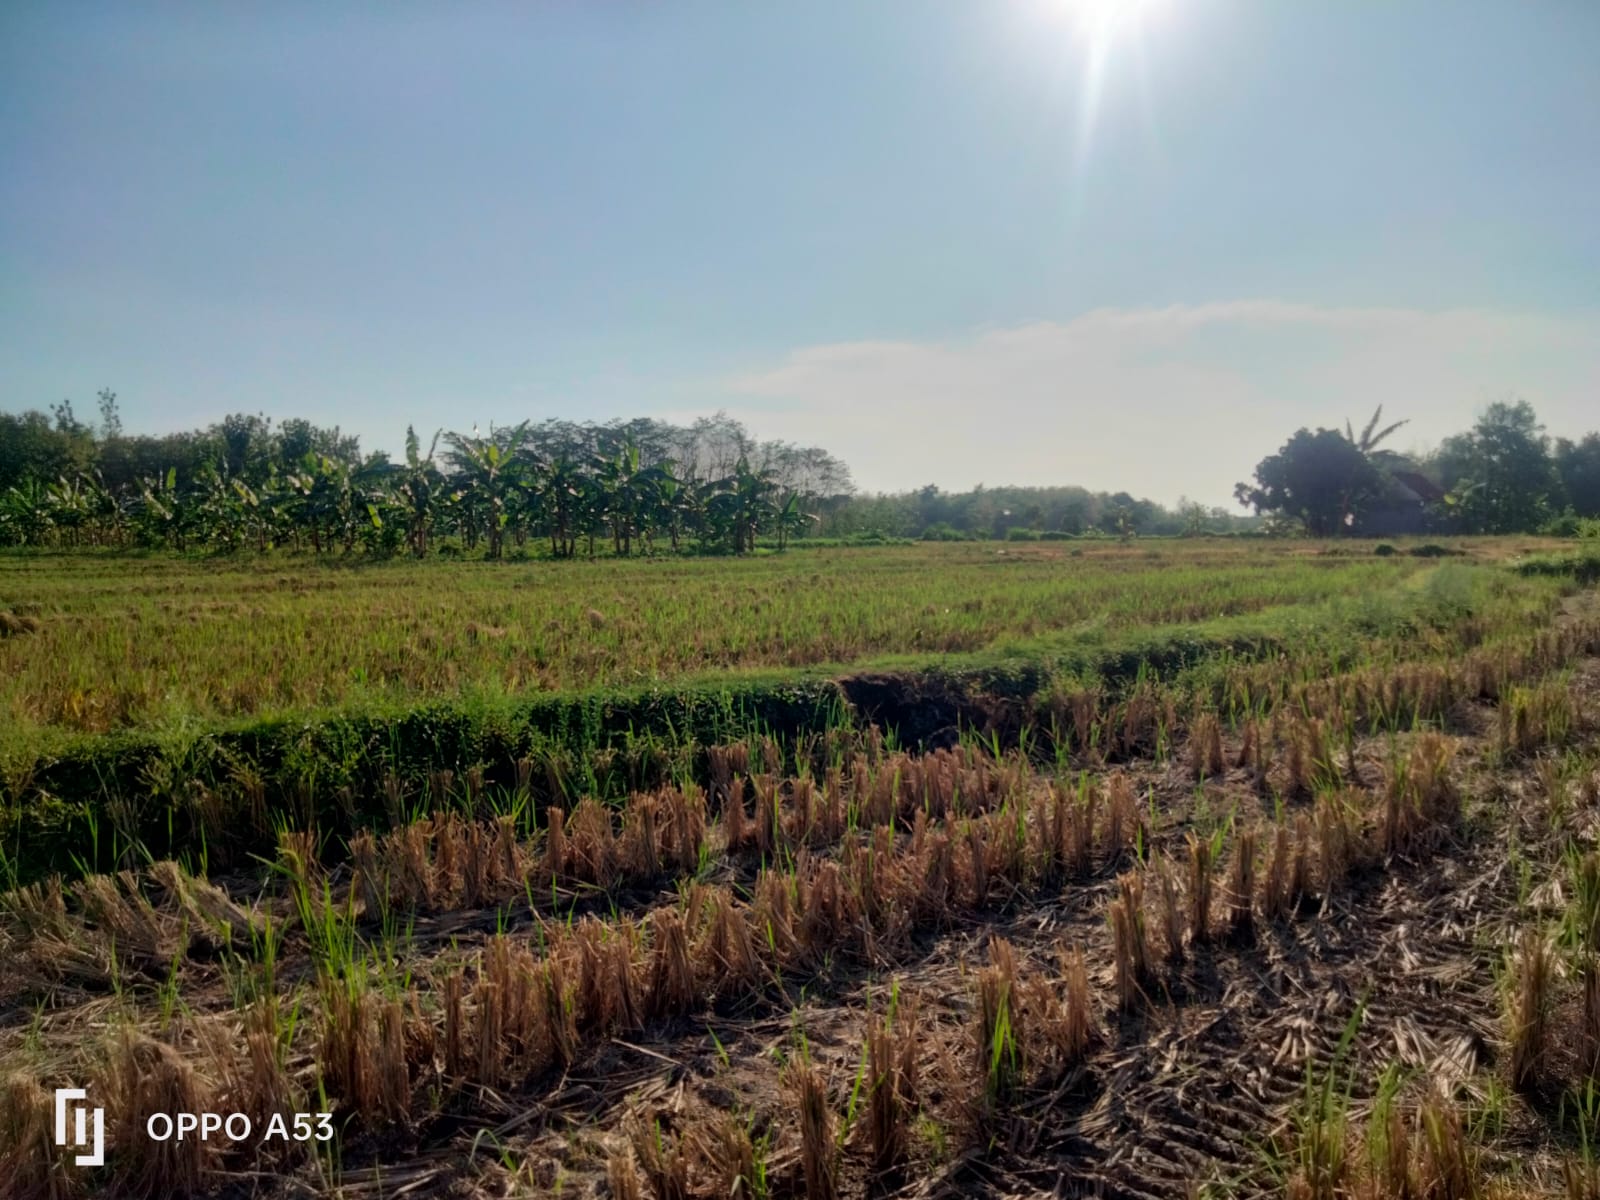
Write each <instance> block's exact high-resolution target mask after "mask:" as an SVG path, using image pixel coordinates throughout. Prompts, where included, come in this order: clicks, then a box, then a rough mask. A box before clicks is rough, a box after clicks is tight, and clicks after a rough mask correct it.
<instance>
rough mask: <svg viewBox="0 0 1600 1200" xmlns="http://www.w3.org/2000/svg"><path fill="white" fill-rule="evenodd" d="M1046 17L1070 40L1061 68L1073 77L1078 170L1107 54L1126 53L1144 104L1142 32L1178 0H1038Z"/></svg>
mask: <svg viewBox="0 0 1600 1200" xmlns="http://www.w3.org/2000/svg"><path fill="white" fill-rule="evenodd" d="M1038 3H1039V4H1040V5H1041V7H1042V8H1043V9H1044V11H1045V12H1046V13H1047V14H1048V19H1049V20H1051V21H1052V22H1054V23H1057V24H1059V25H1064V26H1065V27H1066V30H1067V37H1068V41H1070V43H1071V46H1070V49H1069V50H1068V52H1067V54H1066V58H1065V61H1064V63H1063V69H1064V70H1066V71H1067V72H1068V73H1069V74H1070V75H1073V76H1076V78H1077V80H1078V92H1079V97H1078V137H1077V149H1076V158H1077V165H1078V168H1079V170H1080V171H1081V170H1082V169H1083V168H1084V167H1085V166H1086V165H1087V161H1088V157H1089V153H1090V144H1091V142H1092V141H1093V139H1094V130H1095V125H1096V123H1097V118H1098V115H1099V109H1100V101H1101V98H1102V94H1103V93H1104V91H1105V89H1106V79H1107V75H1108V73H1109V72H1110V69H1111V64H1112V60H1113V59H1120V58H1123V57H1127V58H1129V59H1131V60H1132V61H1131V63H1130V66H1131V67H1132V68H1133V69H1134V70H1135V73H1136V75H1137V76H1138V77H1139V78H1138V79H1137V83H1138V85H1139V88H1140V92H1141V98H1142V99H1145V100H1146V107H1147V108H1148V97H1147V96H1146V95H1145V93H1146V92H1147V84H1146V81H1145V80H1144V79H1143V73H1144V62H1143V59H1144V46H1143V43H1144V41H1145V40H1146V35H1147V34H1151V33H1152V32H1153V31H1154V30H1155V29H1156V28H1157V26H1158V25H1160V24H1161V23H1162V22H1163V21H1164V20H1166V19H1167V18H1168V17H1169V16H1170V15H1171V10H1172V8H1173V7H1174V6H1175V5H1176V4H1177V3H1178V0H1038Z"/></svg>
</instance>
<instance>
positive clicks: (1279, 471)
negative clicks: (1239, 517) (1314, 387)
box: [1234, 400, 1600, 537]
mask: <svg viewBox="0 0 1600 1200" xmlns="http://www.w3.org/2000/svg"><path fill="white" fill-rule="evenodd" d="M1382 419H1383V408H1382V406H1379V408H1378V410H1377V411H1376V412H1375V413H1374V414H1373V415H1372V419H1371V420H1370V421H1369V422H1368V423H1367V424H1366V426H1365V427H1364V428H1363V429H1362V430H1361V432H1360V433H1359V434H1358V433H1357V432H1356V431H1355V430H1354V429H1352V428H1351V427H1350V425H1349V423H1348V422H1346V425H1345V428H1344V429H1343V430H1342V431H1341V430H1338V429H1328V428H1318V429H1316V430H1314V431H1313V430H1310V429H1304V428H1302V429H1300V430H1298V431H1297V432H1296V433H1295V434H1294V436H1293V437H1291V438H1290V439H1289V440H1288V441H1287V442H1285V443H1284V445H1283V446H1282V447H1281V448H1280V449H1279V450H1278V452H1277V453H1276V454H1271V455H1269V456H1267V457H1266V458H1264V459H1262V460H1261V462H1260V463H1259V464H1257V466H1256V469H1255V478H1254V481H1253V482H1248V483H1240V484H1239V485H1237V487H1236V488H1235V492H1234V494H1235V497H1236V498H1237V499H1238V501H1239V503H1240V504H1242V505H1245V506H1248V507H1250V508H1253V509H1254V510H1255V511H1256V512H1257V513H1260V514H1265V515H1266V516H1268V517H1269V518H1270V519H1271V520H1272V521H1273V522H1275V523H1278V524H1283V525H1287V526H1290V527H1294V528H1299V529H1303V530H1304V531H1305V532H1307V533H1309V534H1311V535H1312V536H1315V537H1330V536H1335V535H1338V534H1342V533H1354V534H1362V533H1380V534H1381V533H1388V532H1394V531H1399V532H1424V531H1427V532H1440V533H1460V534H1506V533H1536V532H1545V533H1554V534H1569V535H1570V534H1573V533H1577V532H1579V531H1580V530H1581V531H1583V532H1589V531H1591V530H1597V529H1600V527H1597V526H1595V525H1593V524H1592V523H1593V522H1595V521H1596V520H1597V519H1600V434H1597V433H1589V434H1585V435H1584V436H1583V437H1582V438H1579V439H1577V440H1572V439H1568V438H1554V439H1552V438H1551V437H1549V436H1548V435H1547V434H1546V432H1545V428H1544V425H1543V424H1542V423H1541V422H1540V420H1539V416H1538V414H1537V413H1536V412H1535V411H1534V408H1533V406H1532V405H1531V404H1529V403H1528V402H1527V401H1526V400H1502V401H1496V402H1495V403H1493V404H1490V405H1489V406H1488V407H1487V408H1486V409H1485V410H1484V412H1483V414H1482V415H1481V416H1480V417H1479V418H1478V420H1477V421H1476V422H1475V423H1474V424H1473V426H1472V427H1471V428H1470V429H1468V430H1466V431H1465V432H1463V433H1458V434H1454V435H1452V436H1451V437H1448V438H1446V439H1445V440H1444V441H1443V442H1441V443H1440V444H1439V446H1438V448H1437V449H1435V450H1432V451H1428V452H1419V453H1413V454H1409V455H1407V454H1400V453H1397V452H1395V451H1393V450H1391V449H1389V448H1387V447H1385V446H1384V445H1383V443H1384V442H1385V441H1387V440H1388V438H1389V437H1390V436H1392V435H1393V434H1394V433H1395V432H1397V431H1398V430H1399V429H1400V428H1402V427H1403V426H1404V425H1405V424H1406V422H1405V421H1396V422H1394V423H1392V424H1390V425H1388V426H1386V427H1383V428H1380V427H1379V426H1380V425H1381V423H1382ZM1413 525H1414V526H1415V528H1411V527H1410V526H1413Z"/></svg>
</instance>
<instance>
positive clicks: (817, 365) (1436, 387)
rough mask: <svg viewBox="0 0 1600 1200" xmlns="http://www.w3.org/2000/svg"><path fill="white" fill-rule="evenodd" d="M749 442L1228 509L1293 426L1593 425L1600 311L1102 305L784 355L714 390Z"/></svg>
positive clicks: (938, 475)
mask: <svg viewBox="0 0 1600 1200" xmlns="http://www.w3.org/2000/svg"><path fill="white" fill-rule="evenodd" d="M723 387H724V393H725V396H726V402H725V407H727V409H728V410H729V412H730V413H732V414H733V415H735V416H738V417H740V418H742V419H743V420H745V421H746V422H747V423H748V424H749V425H750V426H751V428H752V430H753V431H755V432H756V433H757V434H759V435H760V436H762V437H782V438H787V439H791V440H795V441H805V442H811V443H816V444H820V445H823V446H826V447H827V448H828V449H829V450H831V451H833V452H834V453H835V454H837V455H839V456H840V457H842V458H843V459H844V460H845V461H846V462H848V463H849V464H850V465H851V467H852V468H853V470H854V472H855V475H856V479H857V481H858V483H860V484H861V486H863V487H865V488H868V489H873V490H876V489H885V490H900V489H904V488H911V487H917V486H920V485H922V484H924V483H929V482H935V483H938V484H939V485H940V486H942V487H946V488H951V489H962V488H967V487H970V486H972V485H973V484H975V483H978V482H985V483H989V484H1000V483H1030V484H1051V483H1078V484H1082V485H1084V486H1086V487H1090V488H1095V489H1101V488H1104V489H1112V490H1114V489H1120V488H1126V489H1127V490H1129V491H1132V492H1135V493H1139V494H1145V495H1149V496H1150V497H1152V498H1154V499H1157V500H1162V501H1166V502H1171V501H1173V500H1175V499H1176V498H1177V497H1178V496H1179V495H1180V494H1187V495H1189V496H1193V497H1196V498H1198V499H1201V500H1203V501H1206V502H1208V503H1225V502H1227V501H1228V500H1229V498H1230V497H1231V493H1232V486H1233V483H1234V482H1235V481H1236V480H1239V479H1244V478H1246V477H1247V476H1248V475H1249V474H1250V471H1251V468H1252V467H1253V466H1254V464H1255V463H1256V461H1257V460H1258V459H1260V458H1261V457H1262V456H1263V455H1264V454H1267V453H1269V452H1271V451H1272V450H1273V449H1275V448H1276V447H1277V446H1278V445H1280V444H1281V443H1282V442H1283V441H1284V440H1285V438H1287V437H1288V435H1289V434H1290V433H1292V432H1293V431H1294V430H1295V429H1296V428H1298V427H1299V426H1301V425H1307V424H1309V425H1318V424H1322V425H1335V426H1337V425H1340V424H1342V422H1343V421H1344V420H1345V419H1346V418H1348V419H1350V420H1351V421H1354V422H1356V423H1357V424H1360V423H1362V422H1364V421H1365V420H1366V418H1367V417H1368V416H1369V415H1370V414H1371V412H1372V409H1373V408H1374V407H1375V406H1376V405H1378V404H1380V403H1381V404H1382V405H1383V406H1384V411H1385V415H1386V417H1388V418H1389V419H1391V420H1398V419H1400V418H1402V417H1408V418H1410V419H1411V425H1410V426H1408V427H1407V429H1406V430H1404V431H1403V435H1402V436H1400V437H1398V438H1397V444H1400V445H1405V444H1408V443H1428V444H1431V443H1435V442H1437V441H1438V440H1439V439H1440V438H1442V437H1445V436H1447V435H1448V434H1450V433H1453V432H1456V431H1458V430H1460V429H1463V428H1465V427H1466V426H1467V425H1469V424H1470V423H1471V421H1472V420H1473V418H1474V416H1475V414H1476V413H1477V411H1478V410H1479V409H1481V408H1482V406H1483V405H1484V404H1485V403H1486V402H1487V401H1489V400H1491V399H1495V398H1497V397H1500V396H1503V395H1506V394H1511V393H1515V394H1517V395H1520V396H1524V397H1526V398H1527V399H1529V400H1531V401H1532V402H1533V403H1534V405H1535V406H1536V407H1537V408H1538V410H1539V412H1540V415H1541V416H1542V417H1543V418H1544V420H1545V422H1546V424H1547V426H1548V427H1549V428H1550V430H1551V432H1552V433H1559V434H1567V435H1572V434H1576V433H1578V432H1581V431H1583V430H1586V429H1589V428H1593V427H1595V426H1597V425H1600V404H1597V403H1596V401H1597V400H1600V314H1596V313H1586V314H1577V315H1548V314H1538V313H1517V312H1496V311H1489V310H1479V309H1455V310H1448V311H1438V312H1427V311H1420V310H1411V309H1393V308H1336V307H1317V306H1314V305H1306V304H1295V303H1289V302H1285V301H1278V300H1243V301H1229V302H1221V303H1214V304H1202V305H1177V306H1172V307H1167V308H1149V309H1105V310H1097V311H1094V312H1089V313H1085V314H1083V315H1081V316H1078V317H1076V318H1073V319H1072V320H1068V321H1063V322H1051V321H1039V322H1034V323H1031V324H1027V325H1020V326H1016V327H1013V328H1005V329H990V330H985V331H980V332H976V333H973V334H971V335H968V336H965V337H960V338H952V339H948V340H943V341H929V342H888V341H860V342H842V343H835V344H831V345H821V346H811V347H806V348H803V349H799V350H795V351H793V352H792V353H790V354H789V355H788V356H787V357H785V358H784V359H783V360H782V361H781V362H778V363H775V364H773V365H771V366H767V367H764V368H760V369H756V370H752V371H749V372H747V373H745V374H742V375H740V376H737V377H735V378H731V379H728V380H726V381H724V385H723Z"/></svg>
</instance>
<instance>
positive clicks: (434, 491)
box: [394, 425, 449, 558]
mask: <svg viewBox="0 0 1600 1200" xmlns="http://www.w3.org/2000/svg"><path fill="white" fill-rule="evenodd" d="M438 448H439V434H438V433H435V434H434V435H433V440H432V441H431V442H429V443H428V453H427V454H426V455H423V454H422V453H421V444H420V443H419V442H418V441H417V431H416V430H415V429H413V428H412V427H411V426H410V425H407V426H406V465H405V466H404V467H402V468H400V470H399V476H398V481H397V483H396V485H395V489H394V490H395V496H396V499H397V500H398V501H399V503H400V507H401V508H403V509H404V510H405V529H406V544H407V545H408V546H409V547H410V548H411V553H412V554H413V555H414V556H415V557H417V558H422V557H423V556H424V555H426V554H427V553H428V536H429V534H431V533H432V532H433V526H434V522H435V521H436V520H437V518H438V515H439V509H440V507H441V506H442V505H443V504H444V501H445V498H446V497H447V495H448V494H449V489H448V487H447V486H446V484H445V479H444V476H443V475H442V474H440V472H439V468H437V467H436V466H434V465H433V455H434V452H435V451H436V450H438Z"/></svg>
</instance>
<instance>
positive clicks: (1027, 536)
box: [1006, 529, 1039, 542]
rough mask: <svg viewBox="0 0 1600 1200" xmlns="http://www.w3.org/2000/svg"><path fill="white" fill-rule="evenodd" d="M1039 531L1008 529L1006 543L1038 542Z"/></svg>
mask: <svg viewBox="0 0 1600 1200" xmlns="http://www.w3.org/2000/svg"><path fill="white" fill-rule="evenodd" d="M1038 540H1039V531H1038V530H1037V529H1008V530H1006V541H1008V542H1037V541H1038Z"/></svg>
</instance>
